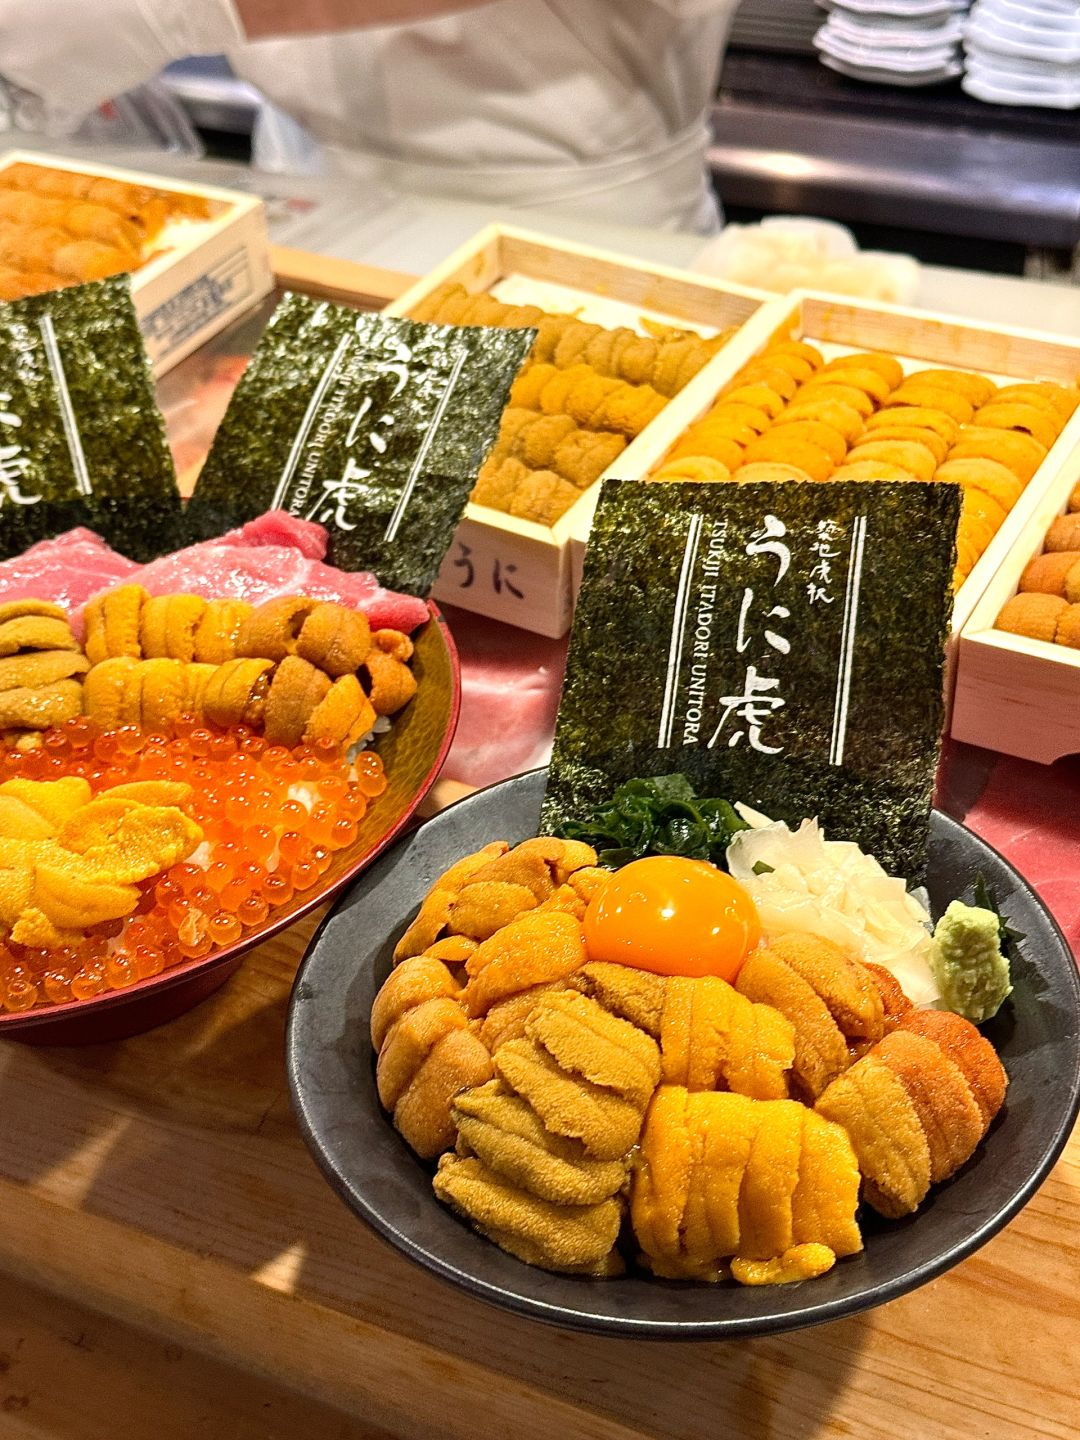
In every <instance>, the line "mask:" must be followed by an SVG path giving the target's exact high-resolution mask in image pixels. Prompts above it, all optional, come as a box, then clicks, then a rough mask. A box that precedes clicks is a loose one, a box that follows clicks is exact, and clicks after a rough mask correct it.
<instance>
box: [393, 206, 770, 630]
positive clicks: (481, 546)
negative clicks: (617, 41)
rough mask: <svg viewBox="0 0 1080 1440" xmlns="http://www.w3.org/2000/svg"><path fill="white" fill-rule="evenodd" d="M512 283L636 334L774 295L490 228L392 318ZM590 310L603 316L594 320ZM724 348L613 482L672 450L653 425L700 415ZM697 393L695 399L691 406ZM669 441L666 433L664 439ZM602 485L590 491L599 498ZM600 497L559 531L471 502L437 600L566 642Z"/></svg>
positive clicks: (711, 320)
mask: <svg viewBox="0 0 1080 1440" xmlns="http://www.w3.org/2000/svg"><path fill="white" fill-rule="evenodd" d="M510 277H515V279H518V278H520V280H521V281H525V282H528V281H531V282H534V284H535V290H534V292H532V293H530V287H529V285H528V284H527V283H521V284H518V285H516V286H515V293H514V300H515V302H518V303H520V302H522V301H525V300H529V299H532V300H533V303H536V304H539V305H543V306H547V305H548V304H549V303H552V308H556V307H557V306H559V305H562V306H565V305H567V304H571V303H574V301H575V300H576V301H577V303H579V304H582V305H584V307H585V315H586V318H595V319H596V320H597V322H598V323H600V324H623V325H631V326H633V325H635V324H636V323H637V322H638V317H639V315H640V313H641V312H642V311H648V312H651V314H652V315H653V316H654V317H656V318H660V319H666V320H668V321H671V322H675V323H679V324H689V325H690V326H691V327H692V328H695V329H701V330H703V331H704V332H706V333H713V332H714V331H716V330H720V329H724V328H726V327H728V326H732V325H742V324H743V323H744V322H745V321H747V320H748V319H749V318H750V317H751V316H752V315H754V314H755V313H756V312H757V311H758V309H759V308H760V307H761V305H762V304H763V303H764V302H765V300H766V299H767V297H766V296H765V295H764V294H763V293H762V292H760V291H757V290H749V289H747V288H746V287H745V286H742V285H734V284H726V283H721V282H719V281H716V280H710V279H707V278H706V277H704V276H697V275H691V274H688V273H687V272H685V271H681V270H672V269H668V268H666V267H665V266H661V265H649V264H646V263H645V262H643V261H638V260H630V259H627V258H625V257H623V256H620V255H612V254H609V253H608V252H606V251H603V250H594V249H592V248H590V247H587V246H584V245H571V244H569V243H567V242H565V241H562V240H558V241H556V240H552V239H549V238H547V237H545V236H543V235H534V234H531V233H530V232H528V231H525V230H516V229H512V228H509V227H506V226H502V225H491V226H489V227H488V228H487V229H485V230H481V231H480V233H479V234H478V235H475V236H473V237H472V239H471V240H469V241H467V242H466V243H465V244H464V245H463V246H462V247H461V248H460V249H459V250H457V251H455V252H454V254H452V255H451V256H450V257H449V258H448V259H446V260H445V261H444V262H443V263H442V264H441V265H439V266H438V267H436V269H434V270H432V271H431V273H430V274H429V275H426V276H425V277H424V278H423V279H422V280H420V281H419V282H418V283H417V284H415V285H413V286H412V287H411V288H410V289H408V290H406V291H405V293H404V294H403V295H400V296H399V297H398V298H397V299H396V300H394V301H393V302H392V303H391V304H390V305H388V306H387V307H386V308H387V311H388V313H390V314H392V315H409V314H410V313H411V312H412V311H413V310H414V309H415V307H416V306H417V305H418V304H419V303H420V301H421V300H423V299H425V298H426V297H427V296H428V295H429V294H430V293H431V292H432V290H434V289H436V288H437V287H438V286H440V285H445V284H448V283H457V284H460V285H463V286H464V287H465V289H466V290H468V291H469V292H470V293H472V294H480V293H482V292H486V291H488V290H492V289H494V288H495V287H496V286H497V285H499V284H500V283H504V282H506V281H507V280H508V279H509V278H510ZM548 286H551V287H559V288H560V289H562V288H563V287H565V289H566V290H570V291H573V292H575V293H574V295H571V296H565V295H560V299H559V300H558V301H557V302H549V299H548V297H549V295H552V294H554V293H557V292H556V291H551V290H547V288H546V287H548ZM590 306H593V307H597V306H598V307H600V309H599V311H598V310H597V309H595V308H594V309H593V310H592V311H591V312H590ZM733 343H734V342H733ZM727 348H728V347H725V351H723V352H721V354H720V355H718V356H715V357H714V358H713V360H711V361H710V362H709V364H708V365H707V366H706V367H705V368H704V369H703V370H702V371H701V372H700V373H699V374H698V375H696V376H695V377H694V379H693V380H692V381H691V382H690V383H689V384H688V385H686V386H685V387H684V388H683V390H681V391H680V393H679V394H678V395H677V396H675V398H674V399H673V400H671V401H670V402H669V403H668V405H667V406H666V407H665V409H664V411H663V413H662V414H661V415H660V417H659V418H658V419H657V420H654V421H653V422H652V424H651V425H649V426H647V427H646V428H645V430H643V431H642V433H641V434H640V435H639V436H638V437H637V438H636V439H635V440H634V441H632V442H631V444H629V445H628V446H627V447H626V449H625V450H624V451H623V453H622V455H620V456H619V459H618V460H617V461H616V463H615V464H614V465H613V466H612V467H611V468H610V470H609V471H608V472H607V473H608V474H612V475H620V476H626V475H638V474H644V473H645V472H646V471H647V470H648V468H649V467H650V465H651V464H652V463H653V461H654V460H655V459H656V458H658V456H659V455H660V454H661V453H663V450H664V449H666V448H667V445H668V443H669V442H668V440H667V439H666V438H665V439H663V440H657V439H655V438H654V432H656V430H657V427H658V426H660V425H662V424H663V422H664V420H665V418H666V417H667V416H668V415H669V413H670V412H672V411H673V410H674V409H675V408H676V407H678V409H679V412H680V413H682V412H683V411H684V410H685V409H686V407H687V405H688V404H689V405H690V407H691V408H692V409H693V408H694V407H700V406H702V405H703V404H704V402H705V398H706V396H708V395H709V394H712V393H715V388H716V386H715V383H714V382H710V381H709V380H708V379H707V378H706V377H707V376H708V375H709V374H710V372H711V371H712V367H714V366H715V365H716V364H717V363H718V361H719V360H721V359H722V358H723V355H724V353H726V349H727ZM694 396H697V397H699V398H698V399H697V400H695V399H694V398H693V397H694ZM663 433H664V435H665V436H666V435H667V433H668V431H667V430H665V431H664V432H663ZM595 489H596V486H595V485H594V486H593V487H592V491H595ZM592 491H586V492H585V494H584V495H583V496H582V498H581V500H579V501H578V502H577V504H576V505H575V506H574V507H573V508H572V509H571V510H569V511H568V512H567V514H566V515H564V516H563V517H562V519H561V520H559V521H558V522H557V523H556V524H555V525H553V526H547V525H538V524H536V523H534V522H533V521H530V520H519V519H517V518H516V517H515V516H513V515H506V514H503V513H502V512H501V511H499V510H492V509H490V508H489V507H488V506H485V505H473V504H470V505H469V506H468V508H467V509H466V511H465V516H464V519H463V520H462V522H461V524H460V525H459V526H458V529H457V533H456V535H455V536H454V542H453V544H452V545H451V547H450V550H449V552H448V554H447V557H446V560H445V561H444V562H443V567H442V570H441V571H440V573H439V578H438V580H437V582H436V584H435V588H434V590H433V592H432V594H433V596H434V598H436V599H438V600H441V601H444V602H446V603H448V604H453V605H458V606H460V607H461V608H462V609H465V610H472V611H475V612H476V613H478V614H480V615H490V616H492V617H493V618H494V619H496V620H504V621H507V622H508V623H509V624H512V625H520V626H521V627H522V628H524V629H526V630H532V631H535V632H536V633H537V634H540V635H548V636H552V637H557V636H559V635H564V634H565V633H566V631H567V630H568V629H569V627H570V618H571V614H572V601H571V588H570V581H571V572H570V563H569V556H570V546H571V539H572V536H573V535H574V534H575V533H576V532H577V531H578V530H579V529H580V528H581V526H580V522H579V521H576V520H575V518H574V517H575V515H576V513H577V511H579V510H581V509H582V508H583V507H586V508H587V510H588V516H589V519H590V520H591V518H592V511H593V508H594V504H595V502H594V501H593V500H592V499H591V498H590V496H591V493H592Z"/></svg>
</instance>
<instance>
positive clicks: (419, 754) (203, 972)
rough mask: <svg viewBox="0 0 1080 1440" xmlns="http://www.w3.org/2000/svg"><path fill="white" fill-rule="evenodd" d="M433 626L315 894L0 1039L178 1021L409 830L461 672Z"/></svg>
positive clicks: (1, 1020) (23, 1017)
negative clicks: (357, 815)
mask: <svg viewBox="0 0 1080 1440" xmlns="http://www.w3.org/2000/svg"><path fill="white" fill-rule="evenodd" d="M429 609H430V611H431V619H430V620H429V621H428V623H427V624H426V625H425V626H424V627H423V629H422V630H421V631H420V632H419V633H418V634H417V635H415V636H414V637H413V638H414V640H415V642H416V653H415V656H414V658H413V665H412V668H413V672H414V674H415V675H416V678H417V680H418V681H419V688H418V689H417V692H416V695H415V696H414V698H413V699H412V700H411V701H410V702H409V704H408V705H407V706H406V708H405V709H404V710H403V711H402V712H401V714H400V715H399V716H398V717H397V718H396V719H395V720H394V722H393V725H392V727H391V728H390V730H388V731H387V732H386V734H385V735H381V736H379V737H378V738H377V739H376V741H375V743H374V746H373V748H375V749H377V750H378V752H379V754H380V755H381V756H382V760H383V765H384V768H385V771H386V779H387V786H386V790H385V791H384V792H383V794H382V795H380V796H379V797H378V799H377V800H375V801H374V802H373V803H372V805H371V807H370V809H369V810H368V812H367V814H366V815H365V816H364V819H363V820H362V821H361V823H360V826H359V829H358V831H357V835H356V839H355V840H354V841H353V843H352V845H350V846H349V847H348V849H346V850H339V851H338V852H337V853H336V854H335V856H334V859H333V863H332V864H331V866H330V868H329V870H327V872H326V874H325V875H323V876H322V878H321V879H320V881H319V883H318V885H316V886H314V887H313V888H312V889H311V890H307V891H305V892H304V893H303V894H302V895H298V896H297V897H296V898H295V899H294V900H292V901H291V902H290V903H289V904H288V905H283V906H281V908H280V909H278V910H274V911H272V912H271V914H270V915H269V916H268V917H267V919H266V921H265V922H264V923H263V924H262V925H260V926H259V927H258V928H256V929H254V930H249V931H248V932H247V933H246V934H245V935H243V936H242V937H241V938H240V939H239V940H237V941H236V942H235V943H234V944H232V945H227V946H225V947H224V948H223V949H221V950H215V951H213V952H212V953H211V954H209V955H206V956H204V957H203V958H202V959H201V960H189V961H187V962H186V963H185V964H183V965H175V966H173V967H172V969H170V970H164V971H162V973H161V974H160V975H153V976H151V977H150V978H148V979H146V980H139V981H137V982H136V983H135V984H134V985H130V986H128V987H127V988H126V989H124V990H107V991H105V993H104V994H102V995H97V996H95V997H94V998H93V999H92V1000H73V1001H71V1002H69V1003H68V1004H66V1005H51V1006H47V1007H42V1008H40V1009H36V1010H25V1011H22V1012H20V1013H10V1012H0V1036H12V1037H16V1038H18V1039H19V1040H23V1041H26V1042H27V1043H29V1044H42V1045H85V1044H91V1043H96V1042H100V1041H106V1040H118V1039H122V1038H123V1037H125V1036H127V1035H137V1034H139V1033H140V1032H141V1031H143V1030H149V1029H151V1028H152V1027H153V1026H155V1025H161V1024H163V1023H164V1022H165V1021H166V1020H172V1019H174V1018H175V1017H176V1016H177V1015H182V1014H183V1013H184V1012H185V1011H186V1010H190V1009H191V1008H192V1006H194V1005H197V1004H198V1003H199V1001H200V1000H204V999H205V998H206V996H208V995H211V994H212V993H213V992H214V991H215V990H216V989H218V987H219V986H221V985H223V984H224V983H225V981H226V980H227V979H228V978H229V976H230V975H231V974H232V973H233V971H234V970H236V969H237V967H238V966H239V964H240V962H241V960H242V959H243V957H244V954H245V952H246V951H248V950H250V949H251V948H252V947H253V946H255V945H258V944H260V943H261V942H262V941H263V940H266V939H268V938H269V937H270V936H271V935H276V934H278V932H279V931H281V930H284V929H285V927H286V926H288V925H291V924H292V923H293V921H294V920H298V919H300V917H301V916H302V915H307V914H308V913H309V912H310V911H312V910H314V909H316V908H317V907H318V906H320V905H322V904H324V903H325V902H326V901H327V900H329V899H330V898H331V897H332V896H333V895H336V894H337V892H338V891H339V890H340V889H341V888H342V887H343V886H345V885H348V884H349V882H350V881H351V880H354V879H355V878H356V876H357V875H358V874H359V873H360V871H361V870H363V869H364V868H365V866H367V865H370V864H371V862H372V861H373V860H374V859H375V857H376V856H377V855H379V854H381V852H382V851H383V850H385V848H386V847H387V845H389V844H390V842H391V841H392V840H394V839H395V838H396V837H397V836H398V835H399V834H400V833H401V832H402V830H404V829H405V827H406V826H407V825H408V823H409V821H410V819H411V818H412V816H413V814H414V812H415V810H416V807H417V806H418V805H419V804H420V802H421V800H423V798H424V796H425V795H426V794H427V792H428V791H429V790H430V789H431V787H432V785H433V784H434V782H435V778H436V776H437V775H438V773H439V771H440V770H441V769H442V765H443V761H444V760H445V759H446V754H447V751H448V750H449V749H450V743H451V741H452V740H453V738H454V731H455V729H456V728H457V721H458V712H459V710H460V707H461V672H460V668H459V665H458V656H457V650H456V649H455V648H454V641H453V638H452V636H451V634H450V631H449V629H448V628H447V625H446V622H445V620H444V619H443V618H442V616H441V615H440V613H439V611H438V609H437V607H436V606H434V605H429Z"/></svg>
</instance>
